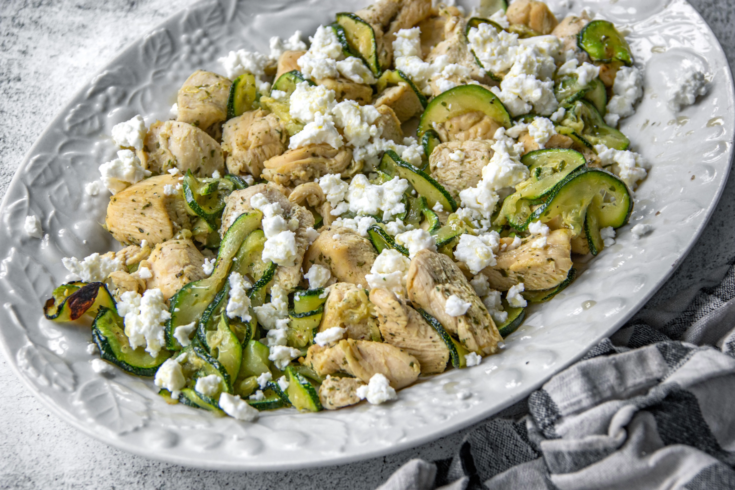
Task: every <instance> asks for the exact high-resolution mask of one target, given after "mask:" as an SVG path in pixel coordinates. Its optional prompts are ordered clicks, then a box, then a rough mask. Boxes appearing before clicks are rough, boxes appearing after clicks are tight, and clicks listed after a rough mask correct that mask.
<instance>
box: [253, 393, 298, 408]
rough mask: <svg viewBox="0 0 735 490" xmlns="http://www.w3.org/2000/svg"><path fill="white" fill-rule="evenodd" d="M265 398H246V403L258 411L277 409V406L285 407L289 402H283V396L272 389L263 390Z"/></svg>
mask: <svg viewBox="0 0 735 490" xmlns="http://www.w3.org/2000/svg"><path fill="white" fill-rule="evenodd" d="M263 394H264V395H265V399H263V400H246V401H247V402H248V404H249V405H250V406H251V407H253V408H256V409H258V410H260V411H267V410H278V409H279V408H285V407H287V406H288V405H289V404H288V402H284V401H283V398H281V396H279V395H278V394H277V393H275V392H274V391H273V390H265V391H264V392H263Z"/></svg>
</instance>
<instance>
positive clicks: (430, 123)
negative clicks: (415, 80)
mask: <svg viewBox="0 0 735 490" xmlns="http://www.w3.org/2000/svg"><path fill="white" fill-rule="evenodd" d="M474 111H481V112H484V113H485V114H486V115H487V116H488V117H489V118H490V119H493V120H495V122H497V123H498V124H500V125H501V126H503V127H504V128H506V129H510V127H511V126H512V125H513V124H512V121H511V117H510V114H509V113H508V110H507V109H506V108H505V106H504V105H503V103H502V102H501V101H500V99H499V98H498V97H497V96H496V95H495V94H494V93H492V92H490V91H489V90H488V89H486V88H484V87H481V86H480V85H460V86H459V87H454V88H453V89H450V90H447V91H446V92H444V93H442V94H440V95H438V96H436V97H434V99H432V100H431V102H429V105H428V107H427V108H426V110H425V111H424V114H423V115H422V116H421V122H420V123H419V129H418V134H419V136H423V135H424V133H426V131H428V130H429V129H432V128H433V127H434V124H439V123H443V122H446V121H448V120H449V119H451V118H453V117H456V116H461V115H462V114H466V113H468V112H474Z"/></svg>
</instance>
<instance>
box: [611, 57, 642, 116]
mask: <svg viewBox="0 0 735 490" xmlns="http://www.w3.org/2000/svg"><path fill="white" fill-rule="evenodd" d="M613 94H614V95H613V97H612V98H611V99H610V101H609V102H608V103H607V114H605V122H607V124H609V125H610V126H613V127H614V126H617V124H618V122H619V121H620V119H622V118H625V117H628V116H632V115H633V114H635V109H634V107H633V106H634V105H635V103H636V102H638V99H640V98H641V97H642V96H643V74H642V73H641V72H640V70H639V69H638V68H636V67H634V66H630V67H628V66H623V67H621V68H620V69H619V70H618V72H617V74H616V75H615V83H614V84H613Z"/></svg>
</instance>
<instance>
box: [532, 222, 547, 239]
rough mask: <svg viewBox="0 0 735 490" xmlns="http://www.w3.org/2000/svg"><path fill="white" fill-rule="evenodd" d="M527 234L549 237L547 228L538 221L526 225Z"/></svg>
mask: <svg viewBox="0 0 735 490" xmlns="http://www.w3.org/2000/svg"><path fill="white" fill-rule="evenodd" d="M528 232H529V233H530V234H532V235H543V236H548V235H549V227H548V226H546V225H545V224H543V223H542V222H540V221H533V222H531V223H529V224H528Z"/></svg>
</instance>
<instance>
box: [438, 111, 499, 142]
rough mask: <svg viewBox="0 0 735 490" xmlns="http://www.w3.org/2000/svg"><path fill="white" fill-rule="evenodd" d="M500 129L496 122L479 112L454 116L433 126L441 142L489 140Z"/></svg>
mask: <svg viewBox="0 0 735 490" xmlns="http://www.w3.org/2000/svg"><path fill="white" fill-rule="evenodd" d="M498 128H500V124H498V122H497V121H495V120H494V119H492V118H490V117H489V116H488V115H487V114H485V113H484V112H480V111H475V112H468V113H466V114H461V115H459V116H454V117H453V118H451V119H449V120H448V121H447V122H443V123H439V124H436V125H435V129H436V132H437V133H438V134H439V138H440V139H441V140H442V141H471V140H491V139H493V138H494V137H495V132H496V131H497V130H498Z"/></svg>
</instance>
